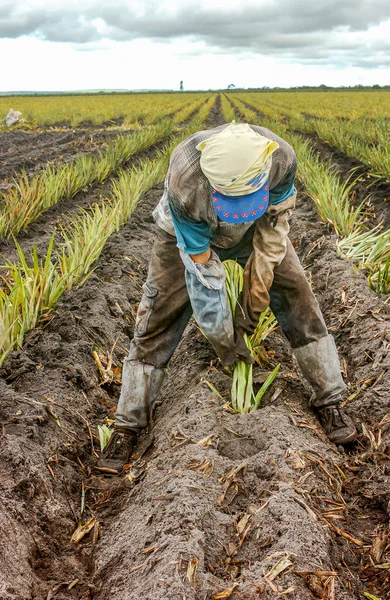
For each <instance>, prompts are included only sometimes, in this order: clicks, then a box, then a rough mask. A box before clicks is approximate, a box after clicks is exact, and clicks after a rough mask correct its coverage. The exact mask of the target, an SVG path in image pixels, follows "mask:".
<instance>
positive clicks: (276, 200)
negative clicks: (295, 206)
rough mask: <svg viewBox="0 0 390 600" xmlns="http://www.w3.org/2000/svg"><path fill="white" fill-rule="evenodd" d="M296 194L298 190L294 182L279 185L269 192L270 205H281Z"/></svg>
mask: <svg viewBox="0 0 390 600" xmlns="http://www.w3.org/2000/svg"><path fill="white" fill-rule="evenodd" d="M295 193H296V189H295V186H294V181H293V182H292V183H291V182H288V183H287V184H286V183H279V185H277V186H276V187H274V188H273V189H272V190H270V192H269V203H270V204H272V205H275V204H280V202H283V201H284V200H287V198H290V196H293V195H294V194H295Z"/></svg>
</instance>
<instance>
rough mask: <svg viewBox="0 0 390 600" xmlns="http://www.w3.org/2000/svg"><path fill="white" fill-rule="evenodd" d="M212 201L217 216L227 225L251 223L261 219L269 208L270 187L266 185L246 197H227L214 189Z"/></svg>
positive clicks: (266, 183)
mask: <svg viewBox="0 0 390 600" xmlns="http://www.w3.org/2000/svg"><path fill="white" fill-rule="evenodd" d="M211 191H212V200H213V206H214V209H215V212H216V213H217V216H218V217H219V218H220V219H221V220H222V221H226V223H249V222H250V221H255V220H256V219H258V218H259V217H261V216H262V215H263V214H264V213H265V211H266V210H267V208H268V204H269V186H268V181H266V182H265V184H264V185H263V186H262V187H261V188H259V189H258V190H256V191H255V192H252V193H251V194H247V195H246V196H226V195H225V194H221V192H218V191H217V190H216V189H215V188H212V190H211Z"/></svg>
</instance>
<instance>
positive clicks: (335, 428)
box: [317, 404, 357, 444]
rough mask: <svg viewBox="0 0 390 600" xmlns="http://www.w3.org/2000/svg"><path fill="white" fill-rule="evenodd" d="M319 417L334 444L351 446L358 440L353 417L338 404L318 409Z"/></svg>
mask: <svg viewBox="0 0 390 600" xmlns="http://www.w3.org/2000/svg"><path fill="white" fill-rule="evenodd" d="M317 416H318V418H319V420H320V423H321V425H322V427H323V428H324V430H325V433H326V435H327V436H328V438H329V439H330V441H331V442H333V443H334V444H349V443H350V442H353V441H354V439H355V438H356V435H357V431H356V427H355V425H354V423H353V421H352V419H351V417H349V416H348V415H347V414H346V413H345V412H344V411H343V410H341V408H339V407H338V406H337V405H336V404H333V405H332V406H324V407H323V408H317Z"/></svg>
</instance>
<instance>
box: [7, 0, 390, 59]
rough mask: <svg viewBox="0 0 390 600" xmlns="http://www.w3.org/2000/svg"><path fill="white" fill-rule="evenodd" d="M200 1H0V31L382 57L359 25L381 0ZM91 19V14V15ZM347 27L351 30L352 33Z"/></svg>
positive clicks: (73, 39) (78, 40)
mask: <svg viewBox="0 0 390 600" xmlns="http://www.w3.org/2000/svg"><path fill="white" fill-rule="evenodd" d="M242 2H243V4H241V5H240V6H236V7H235V8H232V7H228V6H226V7H225V8H221V7H218V8H217V7H215V6H214V7H213V5H212V0H210V2H209V4H208V6H207V8H206V7H204V6H202V5H200V3H199V2H196V3H195V2H193V0H189V1H187V2H183V4H182V5H181V6H180V7H179V8H178V9H177V10H176V11H173V10H172V9H170V10H167V7H166V6H164V4H163V2H162V1H157V0H144V3H143V5H142V6H143V10H141V11H140V9H139V7H134V6H131V5H130V3H129V2H127V1H125V0H118V1H117V2H116V3H115V5H114V6H113V5H112V4H111V3H109V0H102V1H101V2H97V1H96V2H94V1H93V0H84V2H83V4H81V3H79V4H77V3H76V2H74V3H72V2H70V3H67V4H65V3H64V4H62V3H60V2H59V3H58V5H57V6H55V4H54V3H53V2H51V4H50V8H42V7H41V8H39V9H38V8H37V7H32V6H31V5H30V6H29V5H28V4H25V3H24V2H23V0H19V1H18V0H14V1H13V2H12V3H11V2H7V1H6V2H5V4H4V3H3V4H2V6H1V7H0V36H1V37H8V38H16V37H19V36H22V35H30V36H35V37H38V38H40V39H45V40H50V41H55V42H69V43H73V44H78V45H79V46H80V45H85V49H86V50H87V49H88V48H89V45H91V47H94V46H95V44H96V42H99V40H102V39H109V40H112V41H130V40H135V39H140V38H147V39H151V40H155V41H172V40H174V39H178V38H187V39H189V40H191V41H203V42H204V43H205V44H206V45H207V49H208V50H207V51H210V52H216V53H230V52H232V51H233V52H235V53H241V52H248V51H250V52H254V53H257V54H262V55H266V56H274V57H276V58H279V59H280V58H282V59H286V60H290V61H291V60H296V61H299V62H303V63H311V64H327V65H335V66H337V65H339V64H343V65H344V66H364V67H366V68H374V67H378V66H388V65H390V44H389V40H388V39H386V38H384V39H379V40H370V41H366V40H365V38H364V32H365V31H367V29H368V28H369V27H370V26H372V25H378V24H380V23H381V22H383V21H385V20H386V19H387V18H389V10H388V0H327V1H325V0H319V1H317V2H314V3H310V4H309V3H308V2H307V0H294V2H293V1H292V0H272V1H271V2H267V3H264V6H261V0H259V3H258V4H256V5H254V4H252V3H250V4H247V5H245V0H242ZM96 20H98V22H97V21H96ZM352 33H354V34H355V35H353V36H352Z"/></svg>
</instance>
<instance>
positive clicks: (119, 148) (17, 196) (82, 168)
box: [0, 121, 173, 238]
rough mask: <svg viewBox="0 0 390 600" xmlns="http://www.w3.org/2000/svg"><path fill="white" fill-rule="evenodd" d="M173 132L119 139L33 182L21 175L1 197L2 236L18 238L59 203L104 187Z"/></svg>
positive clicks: (166, 126)
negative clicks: (99, 185) (125, 165)
mask: <svg viewBox="0 0 390 600" xmlns="http://www.w3.org/2000/svg"><path fill="white" fill-rule="evenodd" d="M172 129H173V124H172V122H171V121H163V122H161V123H159V124H158V125H155V126H153V127H149V128H146V129H143V130H142V131H137V132H136V133H134V134H132V135H126V136H118V137H117V138H116V139H115V140H114V141H113V142H110V143H109V144H107V146H106V147H105V148H104V150H100V151H98V152H97V154H96V155H86V156H80V157H79V158H77V159H76V160H74V161H72V162H71V163H69V164H67V165H66V166H65V167H60V168H53V167H51V166H49V167H47V168H46V169H45V171H44V172H43V173H42V174H41V175H39V176H36V177H32V179H29V178H28V176H27V174H26V173H22V174H21V175H19V176H18V177H16V178H15V179H14V180H13V185H12V187H11V188H10V190H9V191H8V192H7V193H5V194H3V195H2V197H1V203H2V210H1V212H0V235H2V236H4V237H6V238H7V237H10V236H11V235H17V234H18V233H19V231H20V230H21V229H23V228H25V227H27V225H28V224H29V223H31V222H32V221H34V220H35V219H37V218H38V217H39V216H40V215H41V214H42V213H43V212H45V211H46V210H47V209H48V208H50V207H51V206H54V205H55V204H57V202H59V200H61V199H65V198H73V197H74V196H75V195H76V194H77V193H78V192H79V191H80V190H82V189H84V188H85V187H87V186H88V185H93V184H96V183H103V182H104V181H105V180H106V179H107V177H108V176H109V175H111V174H113V173H115V172H116V171H117V170H118V169H119V167H120V166H121V165H122V164H123V163H125V162H126V161H127V160H129V159H130V158H131V157H132V156H134V155H135V154H137V153H139V152H142V151H143V150H146V149H147V148H150V147H151V146H153V145H154V144H156V143H158V142H159V141H161V140H162V139H163V138H164V137H167V136H168V135H170V134H171V133H172Z"/></svg>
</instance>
